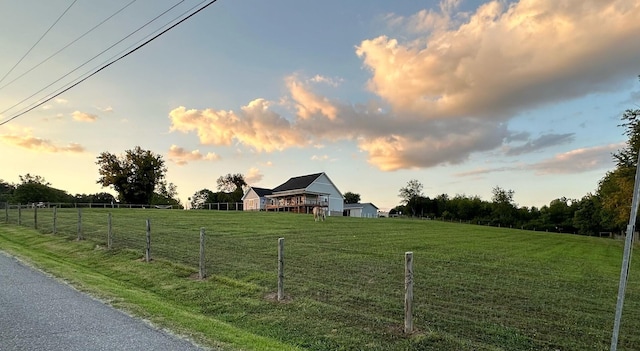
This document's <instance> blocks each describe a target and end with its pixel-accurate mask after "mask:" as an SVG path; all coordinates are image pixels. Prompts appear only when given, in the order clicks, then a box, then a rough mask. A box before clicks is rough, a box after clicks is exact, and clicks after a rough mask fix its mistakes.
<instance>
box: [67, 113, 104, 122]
mask: <svg viewBox="0 0 640 351" xmlns="http://www.w3.org/2000/svg"><path fill="white" fill-rule="evenodd" d="M71 117H73V119H74V120H76V121H78V122H95V121H96V120H98V116H97V115H93V114H90V113H86V112H80V111H74V112H73V113H72V114H71Z"/></svg>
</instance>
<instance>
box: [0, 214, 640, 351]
mask: <svg viewBox="0 0 640 351" xmlns="http://www.w3.org/2000/svg"><path fill="white" fill-rule="evenodd" d="M108 212H111V213H112V216H113V217H112V218H113V220H112V222H113V233H114V250H111V251H108V250H106V249H105V245H106V238H107V234H106V233H107V227H106V224H107V213H108ZM9 217H10V218H9V219H10V222H11V223H14V224H15V223H17V211H16V210H12V211H11V213H9ZM21 217H22V218H21V221H22V224H23V227H21V228H17V227H16V226H14V225H8V226H7V225H0V250H5V251H8V252H11V253H14V254H16V255H19V256H23V257H31V260H32V261H33V262H34V263H35V264H37V265H39V266H41V267H43V268H44V269H46V270H49V271H52V272H53V273H54V274H56V275H60V276H63V277H65V278H67V279H69V280H71V281H72V282H75V283H76V284H78V285H80V286H81V287H82V288H83V289H86V290H89V291H91V292H93V293H95V294H98V295H100V296H102V297H104V298H107V299H109V300H110V301H112V303H113V304H115V305H117V306H119V307H122V308H126V309H128V310H130V311H133V312H134V313H137V314H141V315H143V316H145V317H147V318H150V319H152V320H154V321H155V322H157V323H159V324H162V325H166V326H169V327H172V328H174V329H177V330H179V331H180V332H182V333H185V334H190V335H192V336H194V338H196V339H198V340H200V341H201V342H205V343H209V344H211V345H217V346H220V345H222V346H223V347H224V348H226V349H248V350H265V349H273V350H281V349H287V348H290V349H296V348H300V349H311V350H607V349H608V347H609V343H610V338H611V330H612V326H613V316H614V312H615V303H616V295H617V288H618V279H619V274H620V263H621V260H622V258H621V256H622V247H623V244H624V243H623V242H622V241H616V240H611V239H600V238H590V237H582V236H574V235H562V234H550V233H541V232H530V231H521V230H511V229H506V228H493V227H485V226H475V225H465V224H457V223H442V222H436V221H422V220H406V219H388V218H386V219H357V218H343V217H330V218H328V220H327V221H326V222H324V223H315V222H313V219H312V217H311V216H310V215H296V214H288V213H243V212H225V211H222V212H217V211H179V210H149V209H147V210H142V209H134V210H129V209H126V210H125V209H120V210H119V209H115V210H111V209H109V210H107V209H83V212H82V217H83V224H82V228H83V235H84V237H85V238H86V239H87V240H86V241H83V242H78V241H75V240H73V239H74V238H75V237H76V232H77V217H78V213H77V210H75V209H59V210H58V214H57V228H58V233H57V234H56V235H55V236H54V235H51V231H52V227H53V220H52V219H53V215H52V210H51V209H39V210H38V227H39V229H40V230H41V233H46V234H45V235H43V234H39V233H37V232H35V231H33V230H27V229H25V227H24V226H29V227H33V224H34V223H33V222H34V213H33V210H23V211H22V216H21ZM147 218H149V219H150V220H151V231H152V235H151V236H152V239H151V242H152V249H151V251H152V257H153V259H154V260H153V262H152V263H151V264H147V263H146V262H143V260H142V259H141V258H143V256H144V255H143V253H144V246H145V219H147ZM201 227H204V228H206V232H207V247H206V250H207V271H208V273H209V275H210V276H209V278H207V279H206V280H205V281H198V280H197V279H194V277H196V276H197V265H198V254H199V252H198V249H199V230H200V228H201ZM279 237H284V238H285V293H286V295H287V297H288V298H287V300H286V301H285V302H276V301H274V300H273V298H272V296H273V295H274V293H275V292H276V289H277V280H276V276H277V239H278V238H279ZM406 251H413V252H414V272H415V276H414V278H415V287H414V298H415V304H416V305H415V311H414V312H415V313H414V322H415V325H416V328H417V332H416V333H414V334H413V335H408V336H407V335H404V334H403V333H402V326H403V316H404V311H403V298H404V291H403V288H404V253H405V252H406ZM632 263H633V265H632V268H631V276H630V278H629V284H628V289H627V298H626V301H625V310H624V314H623V323H622V329H621V336H620V344H619V345H620V347H619V349H620V350H638V349H640V335H638V333H637V330H638V329H639V328H640V318H638V316H639V315H640V264H637V263H636V261H633V262H632ZM207 340H208V341H207Z"/></svg>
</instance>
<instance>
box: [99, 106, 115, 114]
mask: <svg viewBox="0 0 640 351" xmlns="http://www.w3.org/2000/svg"><path fill="white" fill-rule="evenodd" d="M97 109H98V110H100V111H102V112H107V113H108V112H113V107H111V106H107V107H97Z"/></svg>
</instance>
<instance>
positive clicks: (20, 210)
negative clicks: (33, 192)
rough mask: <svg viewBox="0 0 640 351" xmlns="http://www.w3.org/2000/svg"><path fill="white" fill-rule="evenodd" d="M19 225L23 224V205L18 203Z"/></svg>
mask: <svg viewBox="0 0 640 351" xmlns="http://www.w3.org/2000/svg"><path fill="white" fill-rule="evenodd" d="M18 225H22V205H21V204H18Z"/></svg>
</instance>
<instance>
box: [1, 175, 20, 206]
mask: <svg viewBox="0 0 640 351" xmlns="http://www.w3.org/2000/svg"><path fill="white" fill-rule="evenodd" d="M15 190H16V186H15V185H14V184H11V183H7V182H5V181H4V180H2V179H0V203H1V202H12V201H13V192H14V191H15Z"/></svg>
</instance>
